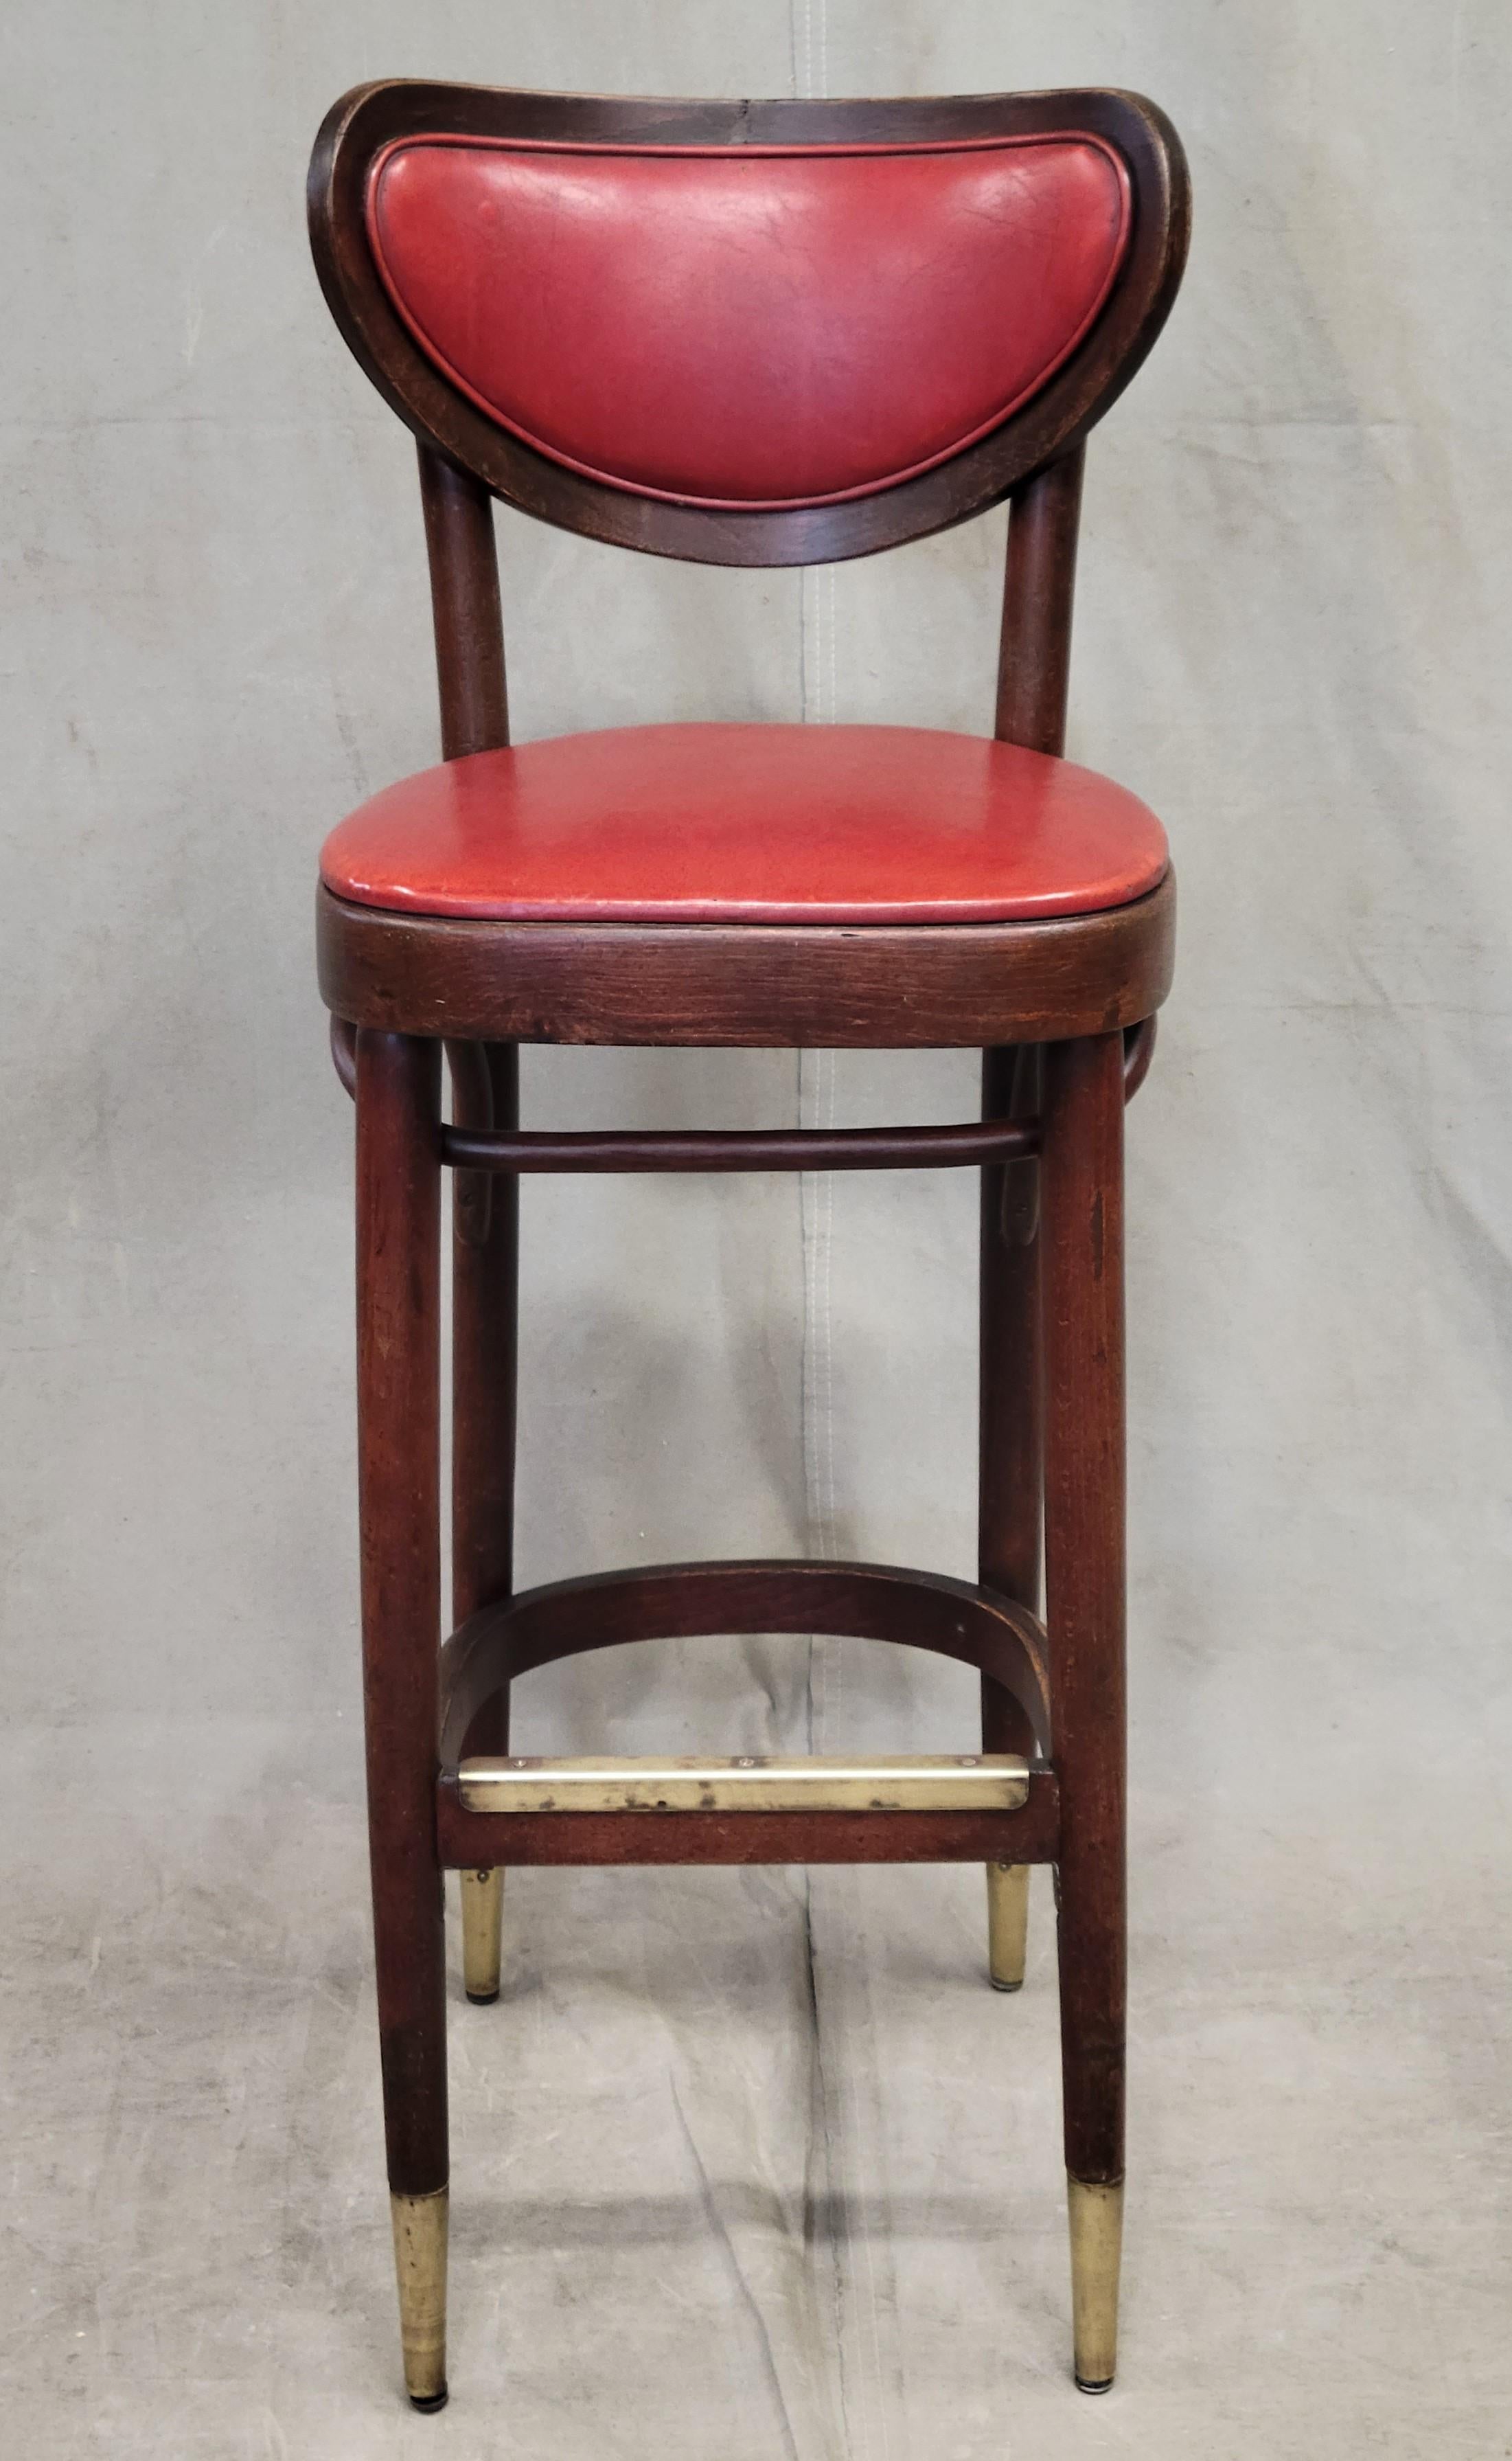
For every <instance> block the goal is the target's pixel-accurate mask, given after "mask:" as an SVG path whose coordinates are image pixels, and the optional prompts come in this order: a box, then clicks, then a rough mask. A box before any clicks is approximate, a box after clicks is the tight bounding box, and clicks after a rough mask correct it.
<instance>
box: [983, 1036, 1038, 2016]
mask: <svg viewBox="0 0 1512 2461" xmlns="http://www.w3.org/2000/svg"><path fill="white" fill-rule="evenodd" d="M1040 1077H1041V1070H1040V1054H1039V1052H1038V1051H1037V1050H1035V1049H1034V1048H1033V1047H1032V1046H1027V1045H1026V1046H1025V1047H1024V1048H1022V1049H1018V1050H1012V1049H1009V1050H998V1051H984V1053H983V1054H982V1117H983V1118H984V1119H985V1120H1005V1119H1032V1118H1033V1117H1034V1116H1035V1115H1036V1114H1037V1112H1038V1110H1039V1106H1040ZM979 1356H980V1436H979V1452H978V1493H977V1578H978V1580H980V1581H983V1582H986V1583H987V1584H988V1586H989V1587H990V1588H991V1589H994V1590H998V1591H1000V1592H1001V1593H1002V1594H1003V1596H1004V1597H1008V1598H1012V1599H1014V1600H1015V1601H1016V1603H1017V1604H1018V1605H1020V1606H1025V1607H1028V1609H1029V1610H1030V1613H1031V1614H1032V1615H1037V1614H1038V1612H1039V1532H1040V1487H1041V1475H1042V1448H1043V1423H1044V1422H1043V1409H1042V1404H1041V1400H1040V1338H1039V1165H1038V1162H1037V1161H1036V1160H1035V1159H1034V1157H1033V1155H1030V1156H1027V1157H1026V1158H1025V1159H1024V1160H1022V1161H1020V1162H1011V1163H1006V1164H996V1165H994V1166H991V1167H990V1168H989V1169H987V1170H984V1171H983V1173H982V1230H981V1346H980V1354H979ZM1033 1748H1034V1737H1033V1731H1032V1729H1031V1726H1030V1723H1029V1720H1028V1718H1027V1717H1026V1716H1025V1714H1024V1712H1023V1710H1022V1709H1021V1708H1020V1706H1019V1704H1018V1702H1017V1701H1015V1700H1014V1698H1013V1695H1012V1693H1011V1692H1010V1691H1008V1690H1007V1689H1006V1688H1005V1686H1004V1685H1003V1684H1001V1683H995V1682H994V1681H993V1680H992V1678H991V1677H990V1675H984V1676H983V1678H982V1749H983V1750H984V1751H985V1752H1023V1753H1025V1754H1028V1753H1030V1752H1032V1751H1033ZM1028 1938H1029V1867H1028V1865H1027V1864H1012V1863H989V1865H988V1867H987V1970H988V1973H989V1975H990V1979H991V1981H992V1985H993V1988H994V1989H995V1990H998V1991H1016V1990H1017V1989H1018V1988H1019V1986H1020V1984H1021V1983H1022V1982H1023V1979H1024V1964H1025V1957H1026V1952H1027V1949H1028Z"/></svg>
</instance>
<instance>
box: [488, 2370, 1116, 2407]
mask: <svg viewBox="0 0 1512 2461" xmlns="http://www.w3.org/2000/svg"><path fill="white" fill-rule="evenodd" d="M1073 2382H1074V2383H1075V2387H1076V2390H1077V2391H1078V2392H1111V2391H1112V2390H1113V2378H1112V2377H1111V2376H1104V2377H1103V2379H1102V2382H1101V2383H1100V2384H1088V2382H1087V2380H1086V2378H1085V2377H1084V2376H1076V2377H1074V2378H1073ZM441 2398H442V2400H443V2401H444V2400H445V2398H446V2396H445V2394H444V2393H443V2394H442V2396H441Z"/></svg>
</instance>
